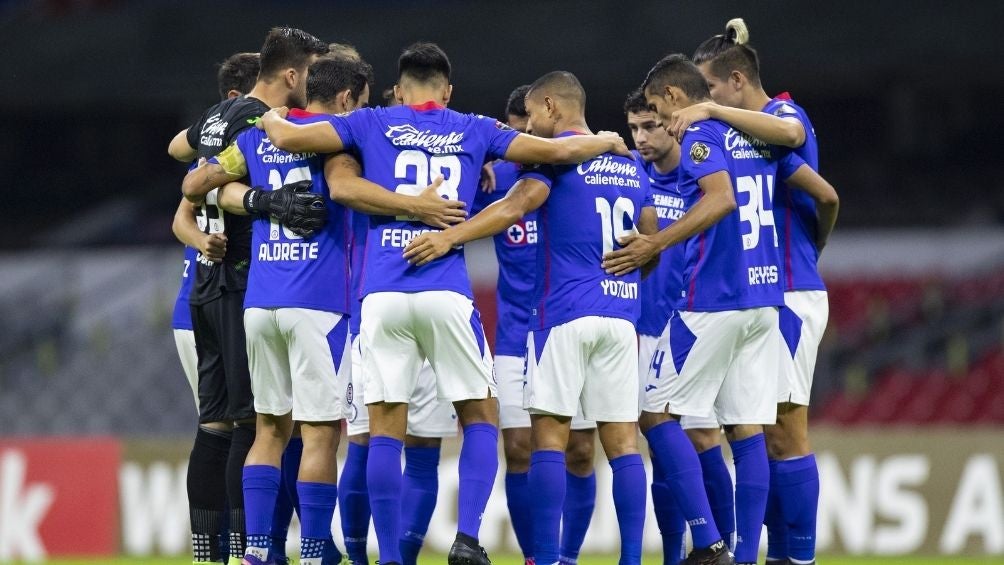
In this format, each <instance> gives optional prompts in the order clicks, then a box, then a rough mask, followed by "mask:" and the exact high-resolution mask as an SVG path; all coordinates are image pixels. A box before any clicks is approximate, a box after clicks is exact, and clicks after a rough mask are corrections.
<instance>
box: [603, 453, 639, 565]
mask: <svg viewBox="0 0 1004 565" xmlns="http://www.w3.org/2000/svg"><path fill="white" fill-rule="evenodd" d="M610 468H611V469H612V470H613V472H614V479H613V483H614V484H613V491H614V509H616V510H617V526H618V527H619V529H620V533H621V558H620V560H619V561H618V562H617V563H618V565H641V542H642V532H643V531H644V529H645V485H646V484H648V481H647V480H646V479H645V463H643V462H642V460H641V455H639V454H637V453H630V454H628V455H621V456H620V457H618V458H616V459H611V460H610Z"/></svg>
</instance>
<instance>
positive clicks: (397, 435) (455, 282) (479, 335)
mask: <svg viewBox="0 0 1004 565" xmlns="http://www.w3.org/2000/svg"><path fill="white" fill-rule="evenodd" d="M398 68H399V73H398V74H399V78H398V84H397V85H396V86H395V88H394V90H395V97H396V98H397V99H400V100H401V101H402V102H403V105H401V106H395V107H392V108H376V109H363V110H357V111H355V112H353V113H351V114H349V115H347V116H334V117H332V118H331V119H330V120H329V123H326V124H310V125H295V124H292V123H290V122H288V121H286V120H285V119H283V116H282V114H281V112H272V113H269V114H266V115H265V116H263V120H262V125H263V127H264V128H265V130H266V131H267V132H268V135H269V138H270V139H271V140H272V142H273V143H274V144H275V145H277V146H278V147H280V148H283V149H285V150H287V151H316V152H337V151H341V150H344V149H355V150H356V151H358V152H359V154H360V155H361V157H362V161H363V167H364V170H365V178H366V179H367V180H370V181H372V182H375V183H377V184H379V185H381V186H385V187H388V189H389V190H394V191H396V192H401V193H405V194H414V193H416V192H417V191H419V190H421V189H422V187H424V186H425V185H427V184H428V183H429V180H430V179H431V178H433V177H436V176H442V177H443V178H444V179H445V180H444V182H443V183H442V185H440V193H441V194H442V195H444V196H449V197H451V198H454V199H459V200H461V201H464V202H470V201H471V199H472V198H473V196H474V192H475V191H476V190H477V188H478V182H479V179H480V174H479V172H480V169H481V167H482V165H483V164H484V163H485V161H487V160H489V159H495V158H504V159H508V160H512V161H518V162H531V163H535V162H572V163H574V162H579V161H581V160H584V159H587V158H589V157H591V156H595V155H598V154H600V153H603V152H605V151H610V150H614V149H616V150H618V151H620V152H621V153H623V154H626V153H627V148H626V147H624V144H623V140H622V139H620V137H619V136H617V135H615V134H608V135H598V136H577V137H576V138H567V139H563V140H545V139H540V138H535V137H532V136H528V135H525V134H519V133H518V132H515V131H513V130H512V129H510V128H509V127H507V126H505V125H503V124H501V123H499V122H497V121H495V120H491V119H488V118H485V117H482V116H475V115H467V114H460V113H457V112H453V111H451V110H448V109H446V108H445V104H446V103H447V102H448V101H449V98H450V94H451V92H452V86H451V85H450V63H449V59H448V58H447V56H446V54H445V53H444V52H443V51H442V49H440V48H439V47H438V46H436V45H434V44H430V43H418V44H414V45H412V46H410V47H408V48H406V49H405V50H404V52H403V53H402V55H401V57H400V58H399V61H398ZM333 189H334V187H333ZM510 225H511V222H510ZM426 231H429V230H428V228H424V227H422V226H420V225H418V224H416V223H415V222H413V221H411V218H409V217H406V216H405V217H393V216H389V217H376V216H374V217H373V219H372V220H371V222H370V230H369V233H368V235H367V245H366V271H365V272H364V273H363V306H362V325H361V328H360V338H359V339H360V340H362V341H361V349H362V360H363V373H364V375H365V377H366V386H365V388H366V397H367V398H366V402H367V406H368V408H369V416H370V434H371V436H370V446H369V454H368V461H367V483H368V487H369V492H370V505H371V507H372V510H373V521H374V526H375V529H376V532H377V542H378V545H379V547H380V562H381V563H385V564H389V563H401V560H402V558H401V555H400V547H399V543H398V541H399V540H398V538H399V536H400V533H401V526H400V508H401V472H400V456H401V449H402V442H403V440H404V437H405V433H406V429H407V414H408V412H407V403H408V402H409V400H410V398H411V396H412V391H413V389H414V387H415V381H416V379H417V375H418V371H419V369H420V368H421V365H422V363H423V361H424V360H425V359H427V360H428V361H429V363H430V364H431V365H432V368H433V370H434V371H435V373H436V381H437V390H438V395H439V397H440V398H442V399H445V400H449V401H451V402H453V403H454V407H455V408H456V411H457V416H458V417H459V419H460V423H461V425H462V426H463V428H464V442H463V447H462V449H461V453H460V469H459V475H460V492H459V501H458V505H459V521H458V532H457V538H456V541H455V542H454V544H453V547H452V548H451V550H450V556H449V562H450V563H451V564H460V565H463V564H483V563H488V557H487V555H485V553H484V550H483V549H482V548H481V547H480V546H479V545H478V539H477V536H478V531H479V529H480V521H481V515H482V513H483V512H484V509H485V506H486V505H487V502H488V496H489V495H490V493H491V488H492V483H493V482H494V477H495V473H496V471H497V469H498V458H497V456H496V444H497V442H498V431H497V422H498V404H497V401H496V400H495V396H496V395H497V394H496V390H495V383H494V380H493V379H492V374H491V355H490V353H489V352H488V351H487V348H486V347H485V343H484V333H483V331H482V328H481V323H480V320H479V315H478V313H477V311H476V310H475V309H474V306H473V302H472V300H471V295H472V293H471V288H470V281H469V279H468V277H467V272H466V268H465V265H464V261H463V250H462V249H457V250H454V251H452V252H450V253H449V256H448V257H447V258H445V259H444V260H442V261H437V262H436V263H435V264H431V265H428V266H425V267H421V268H417V267H414V266H411V265H410V264H409V263H408V262H407V261H406V260H405V259H404V258H403V257H402V256H401V252H402V249H403V248H404V247H405V246H406V245H407V244H408V242H410V241H411V240H412V239H414V238H415V237H416V236H418V235H420V234H421V233H424V232H426Z"/></svg>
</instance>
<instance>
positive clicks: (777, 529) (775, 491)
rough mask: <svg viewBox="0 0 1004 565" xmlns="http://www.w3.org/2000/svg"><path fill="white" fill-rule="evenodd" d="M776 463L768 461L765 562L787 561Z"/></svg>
mask: <svg viewBox="0 0 1004 565" xmlns="http://www.w3.org/2000/svg"><path fill="white" fill-rule="evenodd" d="M777 479H778V473H777V461H774V460H771V461H770V491H769V492H768V493H767V510H766V512H765V514H764V517H763V523H764V525H765V526H767V560H768V561H787V560H788V523H787V522H785V520H784V515H782V514H781V500H780V498H781V496H780V492H781V488H780V487H779V486H778V484H777Z"/></svg>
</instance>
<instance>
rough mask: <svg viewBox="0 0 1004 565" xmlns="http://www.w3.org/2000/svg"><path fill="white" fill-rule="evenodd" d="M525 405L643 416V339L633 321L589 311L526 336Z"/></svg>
mask: <svg viewBox="0 0 1004 565" xmlns="http://www.w3.org/2000/svg"><path fill="white" fill-rule="evenodd" d="M527 355H529V356H530V357H529V362H528V363H527V374H526V388H525V389H524V395H523V406H524V407H525V408H527V410H529V411H530V413H533V414H555V415H558V416H568V417H572V416H575V415H576V413H578V411H579V406H580V404H581V406H582V415H583V417H585V418H588V419H590V420H593V421H596V422H637V421H638V338H637V337H636V334H635V329H634V324H632V323H631V322H629V321H627V320H622V319H619V318H607V317H600V316H586V317H583V318H577V319H575V320H572V321H571V322H567V323H564V324H561V325H559V326H554V327H552V328H548V329H545V330H536V331H532V332H530V335H529V337H528V338H527Z"/></svg>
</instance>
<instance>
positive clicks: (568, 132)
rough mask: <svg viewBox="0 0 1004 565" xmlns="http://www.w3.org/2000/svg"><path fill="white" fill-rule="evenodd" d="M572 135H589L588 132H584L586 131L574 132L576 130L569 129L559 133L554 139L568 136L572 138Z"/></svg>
mask: <svg viewBox="0 0 1004 565" xmlns="http://www.w3.org/2000/svg"><path fill="white" fill-rule="evenodd" d="M571 135H588V134H587V133H586V132H584V131H578V130H574V129H567V130H565V131H563V132H561V133H559V134H558V135H556V136H554V137H568V136H571Z"/></svg>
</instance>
